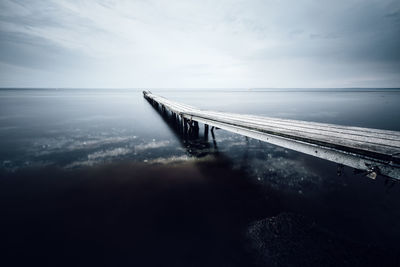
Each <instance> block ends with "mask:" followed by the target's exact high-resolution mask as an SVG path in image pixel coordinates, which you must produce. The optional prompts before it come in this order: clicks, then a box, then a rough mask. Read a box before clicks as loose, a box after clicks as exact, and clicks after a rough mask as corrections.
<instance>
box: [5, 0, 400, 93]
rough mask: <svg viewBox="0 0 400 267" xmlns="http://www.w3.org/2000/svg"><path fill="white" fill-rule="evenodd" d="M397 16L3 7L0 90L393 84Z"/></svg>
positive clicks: (270, 8)
mask: <svg viewBox="0 0 400 267" xmlns="http://www.w3.org/2000/svg"><path fill="white" fill-rule="evenodd" d="M399 10H400V3H399V2H398V1H391V0H382V1H376V0H366V1H358V0H350V1H345V0H339V1H312V0H300V1H296V2H293V1H276V0H269V1H258V0H254V1H239V0H237V1H236V0H232V1H218V2H215V1H190V0H189V1H182V0H170V1H127V0H120V1H117V0H115V1H100V0H98V1H73V2H71V1H66V0H58V1H51V0H48V1H40V2H37V1H35V2H32V1H12V0H4V1H2V2H1V3H0V48H1V50H0V51H1V52H0V71H1V72H0V86H29V85H30V86H32V87H40V86H46V87H54V86H55V87H347V86H366V87H371V86H372V87H374V86H391V87H393V86H400V78H398V77H400V75H399V73H400V52H399V49H398V47H400V20H399V15H398V14H399ZM26 77H28V78H26ZM46 77H47V79H46ZM48 77H51V78H50V79H48Z"/></svg>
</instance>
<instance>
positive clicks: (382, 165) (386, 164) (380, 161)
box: [143, 91, 400, 180]
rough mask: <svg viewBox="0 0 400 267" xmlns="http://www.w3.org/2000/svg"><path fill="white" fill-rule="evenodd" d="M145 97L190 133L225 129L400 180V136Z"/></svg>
mask: <svg viewBox="0 0 400 267" xmlns="http://www.w3.org/2000/svg"><path fill="white" fill-rule="evenodd" d="M143 95H144V97H145V98H146V99H147V100H148V101H149V102H150V103H151V104H152V105H153V106H157V107H160V108H161V109H162V110H163V111H164V112H170V113H171V115H172V116H175V118H176V120H177V121H179V122H180V123H182V124H183V127H185V128H187V129H189V130H190V131H197V132H198V131H199V123H203V124H204V129H205V132H206V133H208V131H209V127H211V131H213V129H214V128H220V129H224V130H227V131H230V132H234V133H237V134H241V135H244V136H247V137H250V138H254V139H258V140H261V141H264V142H268V143H271V144H274V145H278V146H281V147H285V148H288V149H292V150H295V151H299V152H302V153H305V154H308V155H312V156H315V157H318V158H322V159H326V160H329V161H332V162H335V163H338V164H340V165H345V166H349V167H353V168H355V169H357V170H361V171H365V174H366V175H367V176H368V177H370V178H372V179H375V178H376V176H377V175H378V174H380V175H384V176H388V177H391V178H394V179H397V180H400V132H397V131H388V130H380V129H371V128H361V127H351V126H342V125H334V124H327V123H316V122H308V121H298V120H288V119H278V118H270V117H262V116H255V115H244V114H235V113H228V112H218V111H211V110H201V109H198V108H195V107H192V106H189V105H186V104H182V103H178V102H175V101H171V100H168V99H166V98H164V97H161V96H158V95H155V94H153V93H151V92H150V91H143ZM340 165H339V166H340Z"/></svg>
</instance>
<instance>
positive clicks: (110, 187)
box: [0, 89, 400, 266]
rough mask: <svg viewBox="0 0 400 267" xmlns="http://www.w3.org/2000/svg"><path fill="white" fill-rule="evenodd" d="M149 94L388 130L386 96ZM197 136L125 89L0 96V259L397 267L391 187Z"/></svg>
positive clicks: (399, 204) (390, 95) (390, 100)
mask: <svg viewBox="0 0 400 267" xmlns="http://www.w3.org/2000/svg"><path fill="white" fill-rule="evenodd" d="M151 91H152V92H153V93H156V94H159V95H162V96H164V97H166V98H169V99H171V100H176V101H180V102H183V103H186V104H189V105H193V106H196V107H199V108H204V109H212V110H218V111H229V112H237V113H246V114H257V115H264V116H269V117H278V118H288V119H298V120H306V121H315V122H326V123H334V124H341V125H351V126H361V127H370V128H378V129H388V130H396V131H400V90H397V89H323V90H316V89H310V90H304V89H301V90H300V89H298V90H295V89H293V90H284V91H281V90H272V89H269V90H247V89H246V90H245V89H243V90H238V89H235V90H233V89H232V90H230V89H215V90H210V89H205V90H201V89H196V90H167V89H158V90H156V89H154V90H151ZM203 131H204V128H203V125H200V135H199V136H198V137H187V136H182V134H181V133H180V132H179V131H178V130H177V129H176V128H175V126H174V125H173V124H172V123H170V122H169V120H168V118H165V117H163V116H161V114H159V113H158V112H157V111H156V110H155V109H154V108H153V107H152V106H151V105H150V104H149V103H148V102H147V101H146V100H145V99H144V98H143V95H142V91H141V90H139V89H132V90H121V89H90V90H89V89H1V90H0V216H1V222H0V226H1V229H0V235H1V236H2V238H0V248H1V250H2V252H0V253H4V254H5V255H7V257H6V258H7V260H11V261H15V262H18V263H19V262H20V263H21V264H22V263H26V262H29V261H34V262H40V263H42V264H44V265H52V266H54V265H68V266H70V265H71V264H73V265H88V264H89V265H92V264H97V265H98V264H105V265H108V266H109V265H123V266H125V265H130V264H136V263H140V264H144V265H152V266H153V265H163V266H251V265H266V264H269V265H273V266H275V265H297V264H299V263H301V262H303V263H304V264H306V265H315V266H320V265H352V266H354V265H363V266H365V265H369V264H370V265H375V264H376V263H382V264H383V263H385V264H387V265H393V266H395V265H396V264H399V257H398V255H399V249H398V241H399V240H400V189H399V188H400V185H399V184H397V183H394V182H393V181H391V180H389V179H387V178H385V177H378V178H377V179H376V180H371V179H369V178H366V177H365V176H364V174H363V173H358V172H354V171H353V170H352V169H350V168H347V167H345V168H343V169H342V170H340V171H338V166H337V165H336V164H334V163H330V162H327V161H324V160H321V159H317V158H313V157H311V156H307V155H303V154H301V153H298V152H294V151H291V150H287V149H283V148H280V147H277V146H274V145H270V144H267V143H262V142H259V141H256V140H252V139H247V138H245V137H243V136H240V135H235V134H232V133H229V132H225V131H223V130H216V131H215V137H214V138H213V137H212V136H211V135H210V134H209V135H208V136H205V135H204V133H203ZM366 255H367V256H366ZM0 261H1V260H0ZM4 266H5V265H4Z"/></svg>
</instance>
